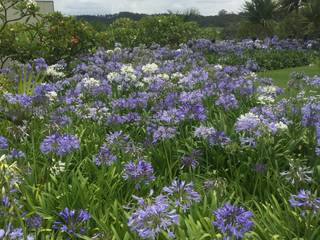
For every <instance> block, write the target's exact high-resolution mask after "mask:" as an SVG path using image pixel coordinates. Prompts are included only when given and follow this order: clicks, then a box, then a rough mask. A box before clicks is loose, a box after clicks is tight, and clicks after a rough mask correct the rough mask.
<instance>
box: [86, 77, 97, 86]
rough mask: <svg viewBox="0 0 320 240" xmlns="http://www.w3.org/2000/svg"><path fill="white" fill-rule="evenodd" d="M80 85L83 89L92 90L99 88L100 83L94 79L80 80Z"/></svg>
mask: <svg viewBox="0 0 320 240" xmlns="http://www.w3.org/2000/svg"><path fill="white" fill-rule="evenodd" d="M82 84H83V86H84V87H85V88H94V87H99V86H100V81H99V80H97V79H94V78H88V77H87V78H84V79H82Z"/></svg>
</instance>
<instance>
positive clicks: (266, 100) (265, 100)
mask: <svg viewBox="0 0 320 240" xmlns="http://www.w3.org/2000/svg"><path fill="white" fill-rule="evenodd" d="M274 101H275V99H274V98H273V97H272V96H270V95H260V96H258V103H260V104H262V105H268V104H270V103H274Z"/></svg>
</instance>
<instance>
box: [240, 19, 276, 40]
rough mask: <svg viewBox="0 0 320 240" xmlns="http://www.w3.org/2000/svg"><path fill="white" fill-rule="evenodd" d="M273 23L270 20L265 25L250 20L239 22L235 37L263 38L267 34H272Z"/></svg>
mask: <svg viewBox="0 0 320 240" xmlns="http://www.w3.org/2000/svg"><path fill="white" fill-rule="evenodd" d="M273 34H274V25H273V24H271V23H270V22H268V23H266V24H265V25H261V24H257V23H251V22H241V23H240V25H239V26H238V28H237V32H236V38H238V39H244V38H256V39H264V38H266V37H268V36H273Z"/></svg>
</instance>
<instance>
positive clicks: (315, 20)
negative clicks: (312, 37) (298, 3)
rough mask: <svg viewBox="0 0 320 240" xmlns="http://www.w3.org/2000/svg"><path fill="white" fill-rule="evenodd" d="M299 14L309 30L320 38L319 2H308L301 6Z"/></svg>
mask: <svg viewBox="0 0 320 240" xmlns="http://www.w3.org/2000/svg"><path fill="white" fill-rule="evenodd" d="M301 14H302V15H303V16H304V17H305V18H306V21H307V23H308V24H309V28H310V29H309V30H311V31H314V32H315V33H317V34H319V36H320V0H309V1H307V2H306V3H304V4H303V6H302V8H301Z"/></svg>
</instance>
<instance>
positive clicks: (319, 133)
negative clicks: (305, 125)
mask: <svg viewBox="0 0 320 240" xmlns="http://www.w3.org/2000/svg"><path fill="white" fill-rule="evenodd" d="M316 139H317V145H316V154H317V156H320V122H318V123H317V124H316Z"/></svg>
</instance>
